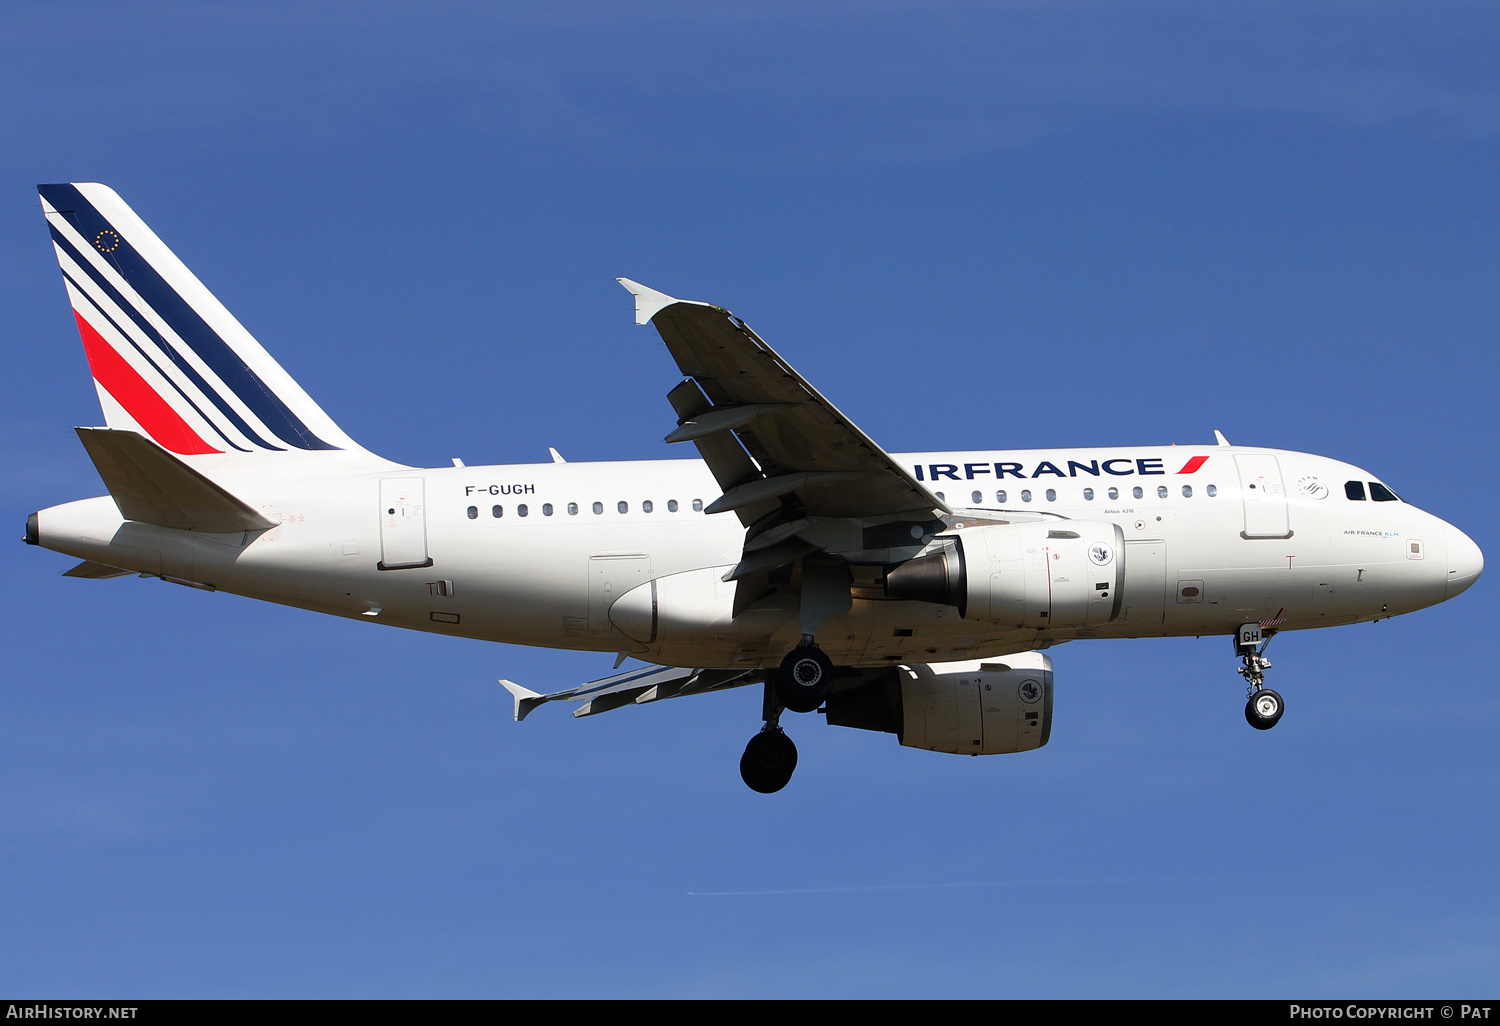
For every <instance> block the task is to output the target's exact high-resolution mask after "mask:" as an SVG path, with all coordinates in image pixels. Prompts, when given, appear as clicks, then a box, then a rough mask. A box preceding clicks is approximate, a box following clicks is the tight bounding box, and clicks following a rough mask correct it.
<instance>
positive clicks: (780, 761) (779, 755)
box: [740, 653, 822, 794]
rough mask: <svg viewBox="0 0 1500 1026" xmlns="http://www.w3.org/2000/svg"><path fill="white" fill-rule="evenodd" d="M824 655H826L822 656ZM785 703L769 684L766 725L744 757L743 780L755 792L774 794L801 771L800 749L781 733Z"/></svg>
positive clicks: (751, 743) (754, 738)
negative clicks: (798, 763)
mask: <svg viewBox="0 0 1500 1026" xmlns="http://www.w3.org/2000/svg"><path fill="white" fill-rule="evenodd" d="M819 654H820V655H821V654H822V653H819ZM781 711H782V707H781V703H780V702H779V701H777V699H776V686H775V684H774V683H772V682H771V681H767V682H766V696H765V705H764V713H765V717H766V725H765V726H764V727H762V728H761V730H760V733H759V734H756V735H755V736H754V737H752V738H751V739H750V743H749V744H748V745H746V746H745V754H744V755H742V756H740V777H741V778H742V779H743V780H744V781H745V784H746V785H747V786H748V787H749V788H750V790H752V791H759V792H760V793H761V794H774V793H776V792H777V791H780V790H781V789H782V788H783V787H785V786H786V785H787V782H788V781H789V780H791V779H792V771H793V770H795V769H796V768H797V746H796V745H794V744H792V739H791V738H789V737H787V736H786V733H785V732H784V731H783V730H782V729H781V722H780V721H781Z"/></svg>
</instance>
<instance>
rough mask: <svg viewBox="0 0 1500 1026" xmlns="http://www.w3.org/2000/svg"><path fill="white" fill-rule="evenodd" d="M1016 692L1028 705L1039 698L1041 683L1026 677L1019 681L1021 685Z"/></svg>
mask: <svg viewBox="0 0 1500 1026" xmlns="http://www.w3.org/2000/svg"><path fill="white" fill-rule="evenodd" d="M1018 693H1019V694H1020V696H1021V701H1023V702H1025V703H1026V704H1027V705H1030V704H1032V703H1033V702H1038V701H1040V700H1041V697H1042V686H1041V684H1039V683H1037V682H1036V681H1034V680H1032V679H1031V678H1029V677H1028V678H1027V679H1026V680H1023V681H1021V687H1020V689H1019V692H1018Z"/></svg>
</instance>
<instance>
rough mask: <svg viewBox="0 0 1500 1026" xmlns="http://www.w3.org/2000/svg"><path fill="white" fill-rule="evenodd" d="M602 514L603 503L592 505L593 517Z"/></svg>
mask: <svg viewBox="0 0 1500 1026" xmlns="http://www.w3.org/2000/svg"><path fill="white" fill-rule="evenodd" d="M603 512H604V503H602V502H596V503H594V515H595V516H598V515H599V514H600V513H603Z"/></svg>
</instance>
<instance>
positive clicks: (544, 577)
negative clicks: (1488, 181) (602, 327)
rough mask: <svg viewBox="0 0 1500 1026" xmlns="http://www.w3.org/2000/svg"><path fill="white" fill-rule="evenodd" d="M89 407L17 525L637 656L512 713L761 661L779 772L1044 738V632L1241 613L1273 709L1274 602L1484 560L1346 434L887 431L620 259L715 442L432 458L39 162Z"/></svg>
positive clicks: (1095, 630) (701, 682) (524, 694)
mask: <svg viewBox="0 0 1500 1026" xmlns="http://www.w3.org/2000/svg"><path fill="white" fill-rule="evenodd" d="M38 188H39V192H40V196H41V201H42V208H43V210H44V212H45V214H46V219H47V223H48V226H49V228H50V230H51V235H52V241H53V246H54V249H55V250H56V254H57V259H58V262H59V264H60V265H61V268H62V272H63V279H64V286H65V288H66V291H67V294H68V298H69V301H70V302H71V304H72V307H73V315H74V319H75V321H76V323H77V327H78V331H79V334H80V337H81V339H82V342H83V347H84V351H85V353H86V355H87V357H88V363H89V368H90V371H91V373H92V375H93V378H94V384H95V388H96V390H97V392H98V395H99V402H100V405H101V406H102V408H103V415H104V426H102V427H79V428H76V429H75V430H76V431H77V434H78V437H79V440H80V441H81V442H82V443H83V446H84V448H85V450H86V451H87V452H88V455H89V457H90V458H91V459H92V460H93V462H94V466H95V467H96V468H97V469H98V472H99V475H100V477H101V478H102V479H103V482H104V486H105V488H106V489H107V490H108V494H107V495H103V496H99V497H96V498H90V499H84V500H81V501H77V502H68V503H64V504H61V505H58V506H53V507H51V508H48V509H44V510H41V511H39V512H37V513H33V514H31V515H30V516H29V517H28V518H27V524H26V541H27V542H28V543H29V544H32V545H40V546H42V547H44V548H48V549H52V550H54V551H57V552H62V553H65V554H67V555H70V556H72V557H74V558H77V559H80V560H82V562H81V563H79V564H78V565H77V566H75V567H73V568H72V569H70V570H68V571H67V572H66V574H65V576H69V577H80V578H88V579H104V578H112V577H123V576H128V575H139V576H141V577H150V578H159V579H161V580H164V581H168V582H171V583H174V584H180V585H185V586H188V587H192V588H199V589H203V590H207V591H213V590H220V591H227V592H231V593H234V594H238V595H246V596H250V597H252V598H257V599H263V600H266V601H269V602H277V603H281V604H283V605H290V606H297V607H300V608H303V609H310V610H316V611H318V612H323V613H329V614H332V615H335V616H344V617H349V618H351V619H359V620H367V621H369V622H371V623H376V624H386V625H390V626H396V627H405V628H409V629H411V630H420V631H430V632H434V633H438V634H449V635H454V636H458V637H468V638H483V639H486V640H490V641H497V642H504V643H507V644H516V645H533V646H542V647H548V648H557V649H571V650H584V651H594V652H602V653H614V654H616V657H617V658H616V660H615V663H614V669H615V670H616V671H618V670H619V669H620V667H621V666H622V665H623V663H624V661H625V660H626V659H627V658H629V657H635V658H637V659H639V660H642V661H645V662H646V663H647V664H648V665H646V666H644V667H634V668H631V669H628V670H625V671H624V672H618V673H615V674H614V675H612V676H609V677H606V678H604V679H601V680H597V681H594V682H591V683H588V684H584V685H581V686H579V687H574V688H570V689H567V690H562V691H555V692H551V693H542V692H537V691H533V690H531V689H529V688H527V687H524V686H522V685H520V684H517V683H515V682H512V681H509V680H502V681H500V682H499V683H500V684H502V685H503V686H504V687H505V688H506V689H507V690H508V691H509V693H510V695H511V696H512V698H513V702H514V716H515V719H516V720H517V721H519V720H522V719H524V718H525V717H526V716H527V715H528V714H529V713H530V712H532V711H533V710H534V709H536V708H537V707H539V706H541V705H543V704H546V703H550V702H555V701H566V702H572V703H577V707H576V708H575V710H574V715H575V716H588V715H594V714H598V713H602V712H607V711H610V710H613V709H618V708H621V707H624V706H627V705H646V704H650V703H652V702H656V701H660V700H663V699H668V698H680V697H685V696H689V695H697V694H703V693H707V692H713V691H720V690H723V689H726V688H734V687H745V686H753V685H759V686H761V687H762V694H763V702H762V716H761V719H762V721H763V724H762V726H761V728H760V730H759V731H758V732H757V733H756V734H755V735H754V736H753V737H752V738H751V740H750V742H749V744H748V745H747V746H746V749H745V751H744V754H743V755H742V757H741V760H740V772H741V776H742V778H743V779H744V781H745V783H746V784H747V785H748V786H749V787H751V788H752V789H753V790H756V791H759V792H762V793H767V794H769V793H773V792H776V791H779V790H780V789H781V788H783V787H784V786H786V784H787V783H788V782H789V781H790V779H791V776H792V773H793V771H794V770H795V768H796V763H797V749H796V746H795V744H794V743H793V742H792V740H791V739H790V738H789V737H788V736H787V734H786V731H785V728H784V727H783V725H782V717H783V714H784V713H785V712H787V711H791V712H794V713H812V712H821V713H822V714H823V715H824V717H825V718H826V721H827V722H828V723H830V724H833V725H836V726H844V727H851V728H857V729H864V730H872V731H881V732H885V733H891V734H894V735H896V739H897V741H898V742H899V743H900V744H902V745H905V746H907V747H912V748H920V749H926V750H930V751H935V752H947V753H953V754H959V755H991V754H1003V753H1016V752H1024V751H1032V750H1035V749H1037V748H1040V747H1042V746H1043V745H1045V744H1047V742H1048V740H1049V738H1050V736H1051V732H1052V707H1053V701H1052V698H1053V667H1052V661H1051V658H1050V656H1049V655H1048V654H1047V650H1048V649H1050V648H1051V647H1053V646H1055V645H1057V644H1059V643H1061V642H1065V641H1080V640H1084V639H1088V638H1151V637H1181V636H1189V635H1191V636H1202V635H1214V634H1218V635H1224V636H1227V637H1229V638H1230V639H1231V640H1232V642H1233V645H1234V653H1235V656H1236V657H1237V658H1238V659H1239V661H1240V665H1239V667H1238V672H1239V673H1240V674H1241V676H1242V677H1243V678H1244V681H1245V685H1246V689H1247V693H1248V697H1247V701H1246V706H1245V718H1246V720H1247V721H1248V722H1249V723H1250V725H1251V726H1253V727H1255V728H1258V729H1261V730H1267V729H1270V728H1271V727H1273V726H1275V724H1276V723H1277V722H1278V721H1279V720H1280V719H1281V716H1282V713H1283V711H1284V702H1283V700H1282V698H1281V696H1280V695H1279V694H1278V693H1277V692H1275V691H1273V690H1271V689H1270V688H1268V687H1266V686H1265V672H1266V670H1268V669H1270V666H1271V664H1270V662H1269V660H1268V659H1267V658H1266V654H1265V653H1266V647H1267V646H1268V645H1269V644H1270V641H1271V639H1272V637H1273V636H1274V635H1275V634H1277V633H1278V632H1280V631H1288V630H1306V629H1311V628H1317V627H1331V626H1336V625H1342V624H1351V623H1360V622H1367V621H1375V620H1381V619H1385V618H1387V617H1391V616H1396V615H1398V614H1401V613H1408V612H1412V611H1414V610H1417V609H1422V608H1424V607H1427V606H1432V605H1435V604H1437V603H1439V602H1443V601H1445V600H1447V599H1450V598H1453V597H1454V596H1456V595H1458V594H1459V593H1461V592H1463V591H1464V590H1466V589H1467V588H1469V587H1470V586H1471V585H1473V583H1474V582H1475V581H1476V580H1477V579H1478V578H1479V575H1480V573H1481V572H1482V571H1483V569H1484V557H1483V554H1482V553H1481V552H1480V550H1479V547H1478V546H1477V545H1475V543H1474V542H1473V541H1472V540H1471V539H1470V538H1469V537H1468V536H1466V535H1465V534H1464V533H1463V532H1462V531H1460V530H1459V529H1458V528H1456V527H1453V526H1452V525H1450V524H1448V523H1446V522H1444V521H1443V520H1440V519H1439V518H1438V517H1436V516H1434V515H1432V514H1430V513H1427V512H1424V511H1422V510H1420V509H1417V508H1416V507H1415V506H1412V505H1410V504H1408V503H1406V502H1403V501H1402V500H1401V499H1400V498H1399V497H1398V496H1397V495H1396V493H1395V492H1394V491H1392V490H1391V489H1390V488H1389V487H1388V486H1387V485H1386V484H1385V483H1384V482H1382V481H1381V480H1379V479H1378V478H1377V477H1376V476H1375V475H1374V474H1371V473H1369V472H1367V471H1365V470H1362V469H1360V468H1359V467H1355V466H1353V465H1351V464H1348V463H1344V462H1341V461H1339V460H1335V459H1330V458H1327V457H1323V456H1316V455H1310V454H1306V453H1300V452H1291V451H1285V450H1276V449H1268V448H1264V447H1259V446H1236V445H1231V444H1230V443H1229V441H1228V440H1227V439H1226V438H1225V437H1224V436H1223V434H1222V433H1220V432H1218V431H1215V432H1214V436H1215V444H1213V445H1189V446H1131V447H1123V448H1122V447H1111V448H1090V449H1047V450H1028V451H1004V450H990V449H981V450H974V451H952V452H919V453H894V454H893V453H888V452H886V451H885V450H884V449H882V448H881V447H880V446H879V445H878V444H877V443H876V442H875V441H874V440H872V439H871V438H870V437H869V436H868V435H866V434H865V433H864V432H863V431H861V430H860V429H859V428H858V427H857V426H856V425H855V424H854V423H853V422H852V421H850V420H849V418H848V417H846V416H845V415H844V414H843V413H841V412H840V411H839V410H838V409H837V408H835V407H834V405H833V404H832V403H830V402H829V401H828V400H827V399H825V398H824V397H823V395H822V394H821V393H819V392H818V391H817V389H815V388H814V387H813V386H812V385H811V384H809V383H808V382H807V381H806V380H805V379H804V378H803V377H802V376H801V375H800V374H798V373H797V371H796V370H794V369H793V368H792V366H791V365H790V364H789V363H788V362H787V361H786V360H785V359H783V358H782V357H781V356H780V355H778V354H777V353H776V352H775V351H774V350H773V349H772V348H771V347H770V346H769V345H767V344H766V343H765V342H764V341H763V340H762V339H761V338H760V337H759V336H758V335H756V334H755V332H753V331H752V330H751V329H750V328H749V326H748V325H746V324H745V322H744V321H742V320H740V319H739V318H738V317H735V316H734V315H733V314H731V313H730V312H729V311H728V310H725V309H723V308H721V307H718V306H713V305H710V304H708V303H700V302H691V301H686V300H679V299H674V298H673V297H671V296H668V295H666V294H664V293H661V292H657V291H655V290H653V289H650V288H647V287H645V286H644V285H640V284H638V283H636V282H634V281H631V280H629V279H626V278H621V279H619V282H620V284H621V285H623V286H624V287H625V288H626V289H627V290H628V291H629V292H630V293H631V294H632V295H633V296H634V302H635V322H636V324H637V325H646V324H650V325H653V326H654V327H655V328H656V330H657V332H658V333H659V334H660V336H661V339H662V341H663V342H664V343H665V344H666V347H667V351H668V353H669V354H670V355H671V357H672V359H673V360H674V361H675V362H676V364H677V368H678V370H679V371H680V374H681V377H680V380H678V381H677V382H676V383H675V384H674V385H672V387H671V388H670V390H669V391H668V392H667V401H668V403H669V404H670V406H671V408H672V410H673V412H674V414H675V425H674V426H673V428H672V430H671V431H670V433H668V434H667V435H666V441H668V442H672V443H678V442H690V443H692V444H693V446H694V447H696V449H697V452H698V456H699V457H700V458H698V459H675V460H647V461H636V462H610V463H580V462H567V461H565V460H564V459H563V458H562V456H561V455H559V454H558V453H557V452H556V450H552V461H551V462H549V463H536V464H517V465H507V466H476V467H469V466H464V465H463V464H462V463H461V461H458V460H455V461H454V465H453V466H451V467H438V468H415V467H408V466H404V465H401V464H398V463H394V462H392V461H390V460H387V459H383V458H381V457H380V456H377V455H375V454H374V453H371V452H369V451H368V450H366V449H364V448H363V447H361V446H360V445H359V444H357V443H356V442H355V441H354V440H353V439H351V438H350V437H349V436H348V435H346V434H345V433H344V432H343V431H342V430H341V429H340V428H339V427H338V425H336V424H335V423H334V422H333V420H332V419H331V418H330V417H329V416H328V415H327V414H326V413H325V412H324V411H323V410H322V408H320V407H319V406H318V405H317V404H316V403H315V402H314V401H313V400H312V399H311V398H310V397H309V396H308V395H307V393H306V392H304V391H303V390H302V388H301V387H300V386H299V385H298V384H297V383H296V382H295V381H293V380H292V378H291V377H290V376H289V375H288V374H287V373H286V372H285V371H284V370H283V369H282V368H281V366H280V365H279V364H277V363H276V361H275V360H274V359H272V357H271V356H270V354H269V353H267V352H266V350H265V349H263V348H262V347H261V345H260V343H259V342H257V341H256V340H255V338H254V337H253V336H251V334H250V333H249V332H248V331H247V330H246V329H245V328H244V327H243V326H242V325H241V324H240V323H239V321H237V320H236V319H235V318H234V317H233V315H231V314H230V313H229V311H228V310H226V309H225V308H224V307H223V306H222V305H221V304H220V303H219V302H218V300H216V299H215V298H214V296H213V295H212V294H211V293H210V292H209V291H208V289H207V288H206V287H204V285H203V284H202V283H201V282H200V281H199V280H198V279H197V278H196V277H195V276H194V275H193V273H192V272H191V271H189V270H188V269H187V267H186V266H185V265H184V264H183V263H182V262H181V261H180V260H178V259H177V257H176V256H174V255H173V254H172V252H171V251H170V250H169V249H168V248H167V247H166V245H165V244H163V243H162V241H161V240H160V239H159V238H158V237H157V236H156V235H155V233H153V232H152V231H151V229H150V228H148V227H147V226H146V224H145V223H144V222H143V221H142V220H141V219H140V218H139V217H138V216H136V214H135V212H134V211H133V210H131V209H130V207H129V206H127V205H126V204H125V202H124V201H123V200H122V199H121V198H120V197H119V196H118V195H117V194H116V193H115V192H114V191H113V190H111V189H109V188H108V187H106V186H103V185H99V184H95V183H75V184H61V185H43V186H39V187H38Z"/></svg>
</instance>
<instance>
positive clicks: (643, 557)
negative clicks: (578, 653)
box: [589, 552, 651, 645]
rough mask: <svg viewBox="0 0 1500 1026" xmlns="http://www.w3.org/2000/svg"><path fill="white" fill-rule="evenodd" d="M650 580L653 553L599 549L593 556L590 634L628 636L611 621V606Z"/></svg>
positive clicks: (611, 636) (591, 563)
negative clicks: (603, 550)
mask: <svg viewBox="0 0 1500 1026" xmlns="http://www.w3.org/2000/svg"><path fill="white" fill-rule="evenodd" d="M649 580H651V556H650V554H649V553H645V552H595V553H594V554H592V555H591V556H589V637H591V638H625V635H624V634H623V633H621V631H620V629H619V628H618V627H616V626H615V625H614V624H613V623H611V622H610V619H609V607H610V606H612V605H614V604H615V599H617V598H619V597H620V596H621V595H623V594H625V593H626V592H627V591H630V590H631V589H632V588H634V587H636V586H637V585H641V584H645V583H646V582H647V581H649ZM631 644H632V645H634V644H635V643H634V642H631Z"/></svg>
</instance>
